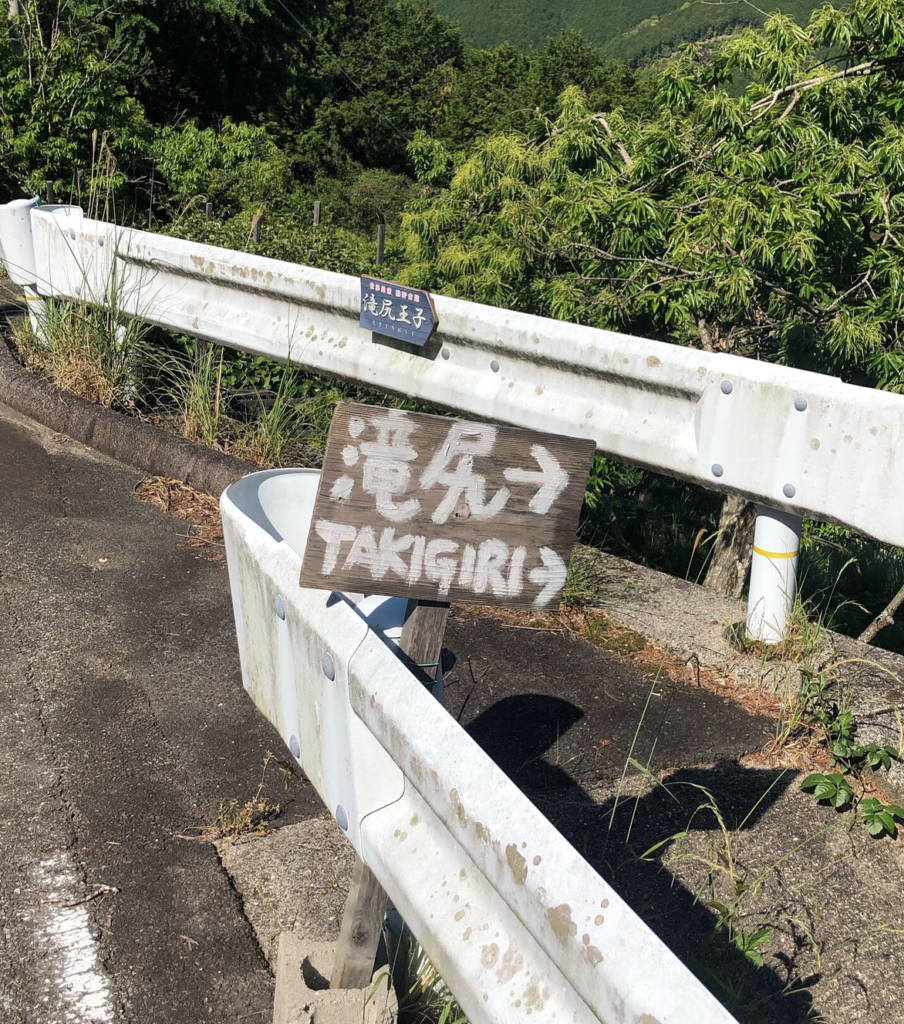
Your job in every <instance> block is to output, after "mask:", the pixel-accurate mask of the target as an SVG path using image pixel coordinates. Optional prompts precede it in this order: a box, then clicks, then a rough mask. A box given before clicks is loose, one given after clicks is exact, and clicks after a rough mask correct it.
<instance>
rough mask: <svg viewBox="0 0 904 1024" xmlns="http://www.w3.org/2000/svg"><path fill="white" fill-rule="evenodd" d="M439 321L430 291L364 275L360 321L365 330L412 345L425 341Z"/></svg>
mask: <svg viewBox="0 0 904 1024" xmlns="http://www.w3.org/2000/svg"><path fill="white" fill-rule="evenodd" d="M438 323H439V320H438V319H437V316H436V309H435V308H434V306H433V299H432V298H431V296H430V293H429V292H425V291H424V290H423V289H422V288H409V287H408V285H405V284H395V283H394V282H392V281H381V280H380V278H378V277H362V278H361V317H360V319H359V321H358V324H359V326H360V327H363V328H364V330H365V331H373V332H374V333H375V334H382V335H384V337H388V338H398V340H399V341H407V342H408V344H409V345H426V344H427V342H428V341H429V340H430V339H431V338H432V337H433V332H434V331H435V330H436V327H437V324H438Z"/></svg>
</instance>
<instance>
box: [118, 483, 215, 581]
mask: <svg viewBox="0 0 904 1024" xmlns="http://www.w3.org/2000/svg"><path fill="white" fill-rule="evenodd" d="M135 498H136V499H137V500H138V501H147V502H149V503H150V504H151V505H156V506H157V508H159V509H161V510H162V511H163V512H166V513H167V514H168V515H169V514H172V515H176V516H179V518H180V519H184V520H185V521H186V522H187V523H188V524H189V528H188V532H187V533H186V534H184V535H183V543H184V544H186V545H187V546H188V547H191V548H198V549H199V553H200V555H201V556H202V557H203V558H207V559H209V560H210V561H212V562H220V561H223V560H224V559H225V557H226V547H225V544H224V542H223V525H222V522H221V520H220V503H219V501H218V500H217V499H216V498H214V497H213V496H212V495H210V494H204V493H203V492H202V491H196V490H195V489H194V488H193V487H189V486H188V484H185V483H183V482H182V481H181V480H168V479H166V478H165V477H162V476H152V477H148V478H147V479H145V480H142V481H141V483H139V484H138V486H137V487H136V488H135Z"/></svg>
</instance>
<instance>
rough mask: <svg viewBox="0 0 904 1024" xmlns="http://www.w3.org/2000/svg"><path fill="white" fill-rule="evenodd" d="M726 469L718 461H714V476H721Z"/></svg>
mask: <svg viewBox="0 0 904 1024" xmlns="http://www.w3.org/2000/svg"><path fill="white" fill-rule="evenodd" d="M724 472H725V470H724V469H723V468H722V467H721V466H720V465H719V463H718V462H714V463H713V476H721V475H722V474H723V473H724Z"/></svg>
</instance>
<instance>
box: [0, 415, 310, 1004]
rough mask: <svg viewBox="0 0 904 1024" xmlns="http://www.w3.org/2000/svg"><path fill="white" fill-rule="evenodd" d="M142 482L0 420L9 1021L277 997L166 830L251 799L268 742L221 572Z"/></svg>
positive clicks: (231, 902) (217, 877)
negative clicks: (150, 498) (244, 672)
mask: <svg viewBox="0 0 904 1024" xmlns="http://www.w3.org/2000/svg"><path fill="white" fill-rule="evenodd" d="M139 479H140V474H137V473H135V472H133V471H132V470H130V469H126V468H124V467H122V466H118V465H116V464H114V463H112V462H110V461H108V460H101V459H100V458H96V457H93V456H92V455H91V454H90V453H88V452H87V450H86V449H84V448H80V447H78V446H75V445H70V444H68V443H66V442H65V441H62V442H59V441H55V440H53V439H52V438H49V437H48V435H46V433H41V434H37V433H34V432H31V431H28V430H23V429H22V428H20V427H17V426H15V425H13V424H12V423H11V422H9V420H7V419H4V418H3V417H2V416H0V623H2V627H0V730H2V732H0V736H2V742H0V917H2V931H0V1020H2V1021H4V1022H17V1024H18V1022H29V1024H31V1022H35V1024H57V1022H59V1024H64V1022H65V1024H73V1022H74V1024H92V1022H94V1024H106V1022H113V1021H115V1022H134V1024H155V1022H160V1024H163V1022H166V1024H180V1022H186V1024H189V1022H192V1024H194V1022H198V1021H207V1020H211V1021H217V1022H228V1021H233V1020H236V1021H237V1020H242V1019H250V1020H261V1021H265V1020H266V1019H267V1013H268V1012H269V1006H270V1003H271V1000H272V988H271V979H270V974H269V969H268V965H267V963H266V961H265V960H264V959H263V957H262V955H261V953H260V950H259V948H258V945H257V943H256V941H255V938H254V935H253V933H252V931H251V928H250V926H249V925H248V922H247V921H246V919H245V917H244V915H243V912H242V905H241V900H240V898H239V896H238V894H236V892H235V891H234V890H233V888H232V887H231V884H230V882H229V879H228V876H227V875H226V873H225V872H224V871H223V869H222V868H221V866H220V863H219V859H218V857H217V853H216V850H215V848H214V847H213V846H212V845H211V844H209V843H205V842H198V841H192V840H191V839H185V838H180V837H181V836H185V835H189V836H190V835H192V834H194V831H195V830H197V829H198V827H199V826H201V825H203V824H205V823H208V822H211V821H212V820H213V819H214V818H215V816H216V813H217V809H218V806H219V802H220V800H222V799H226V800H228V799H231V798H235V799H239V800H241V801H244V800H246V799H248V797H249V796H251V795H252V794H253V792H254V790H255V788H256V786H257V781H258V778H259V775H260V769H261V763H262V761H263V758H264V757H265V755H266V752H267V751H268V750H269V749H271V748H272V749H276V750H278V749H279V746H277V744H278V743H279V740H278V738H277V737H276V735H275V733H273V732H271V730H270V728H269V726H268V725H267V723H266V722H265V721H264V720H263V719H262V718H261V717H260V716H259V715H258V714H257V713H256V712H255V711H254V709H253V708H252V706H251V704H250V702H249V701H248V700H247V698H246V697H245V695H244V692H243V690H242V688H241V681H240V675H239V670H238V661H237V654H236V647H235V635H234V631H233V625H232V612H231V606H230V601H229V594H228V588H227V584H226V573H225V569H224V567H223V565H222V564H214V563H211V562H209V561H205V560H203V559H199V558H198V557H197V552H196V551H194V550H192V549H190V548H187V547H185V546H184V545H182V544H181V543H180V541H179V537H178V534H179V533H180V532H183V531H184V530H185V523H184V522H182V521H181V520H178V519H175V518H171V517H167V516H164V515H162V514H161V513H160V512H159V511H158V510H157V509H156V508H154V507H153V506H150V505H147V504H142V503H139V502H137V501H135V500H134V498H133V497H132V490H133V488H134V486H135V484H136V483H137V482H138V480H139ZM283 799H284V802H286V803H288V804H289V805H290V806H289V813H288V814H287V815H286V819H285V820H286V821H291V820H296V819H297V817H298V816H299V815H306V814H311V813H316V812H317V811H319V809H320V807H319V802H318V801H317V798H316V796H315V795H314V793H313V790H312V789H311V788H310V787H309V786H308V785H307V783H304V782H298V783H292V784H291V787H290V790H289V792H288V793H286V794H284V795H283ZM261 1010H264V1011H265V1012H263V1013H256V1011H261ZM248 1014H255V1016H254V1017H251V1018H248V1017H247V1015H248Z"/></svg>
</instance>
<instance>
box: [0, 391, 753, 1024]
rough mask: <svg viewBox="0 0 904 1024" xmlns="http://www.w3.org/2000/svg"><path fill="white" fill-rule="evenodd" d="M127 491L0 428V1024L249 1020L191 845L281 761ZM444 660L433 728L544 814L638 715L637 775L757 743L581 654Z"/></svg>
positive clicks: (298, 791) (229, 928) (737, 719)
mask: <svg viewBox="0 0 904 1024" xmlns="http://www.w3.org/2000/svg"><path fill="white" fill-rule="evenodd" d="M140 479H141V474H139V473H137V472H135V471H133V470H131V469H128V468H126V467H123V466H121V465H119V464H116V463H113V462H111V461H110V460H107V459H103V458H101V457H99V456H96V455H94V454H93V453H91V452H90V451H89V450H87V449H85V448H82V447H81V446H78V445H75V444H73V443H71V442H68V441H67V440H66V439H63V438H59V437H54V436H52V435H50V434H49V433H48V432H46V431H42V430H35V429H34V428H33V427H26V426H23V425H22V424H21V423H16V422H14V420H13V419H12V418H10V416H9V414H8V413H4V412H3V410H2V408H0V729H2V732H0V736H2V742H0V924H2V929H0V1021H2V1022H3V1024H6V1022H10V1024H23V1022H28V1024H108V1022H113V1024H197V1022H201V1021H215V1022H218V1024H227V1022H232V1021H247V1020H250V1021H267V1020H268V1019H269V1014H270V1012H271V1011H270V1007H271V1003H272V978H271V975H270V971H269V966H268V964H267V962H266V960H265V959H264V958H263V956H262V954H261V951H260V948H259V946H258V944H257V941H256V939H255V936H254V933H253V931H252V929H251V926H250V925H249V923H248V920H247V919H246V917H245V914H244V913H243V907H242V900H241V894H239V893H238V892H236V890H235V889H234V888H233V886H232V883H231V881H230V879H229V876H228V874H227V873H226V871H225V870H224V869H223V868H222V866H221V864H220V861H219V858H218V855H217V852H216V849H215V847H214V846H213V845H211V844H209V843H206V842H199V841H197V840H194V839H192V838H191V837H192V836H194V835H196V834H197V830H198V829H199V827H200V826H203V825H204V824H205V823H209V822H211V821H213V819H214V818H215V816H216V814H217V809H218V807H219V805H220V802H221V801H222V800H230V799H235V800H238V801H240V802H244V801H245V800H247V799H248V798H249V797H250V796H252V795H253V794H254V792H255V790H256V787H257V784H258V779H259V776H260V771H261V764H262V761H263V759H264V757H265V755H266V753H267V751H268V750H274V751H280V749H281V748H280V741H279V740H278V738H277V736H276V735H275V733H274V732H272V730H271V729H270V727H269V726H268V725H267V723H266V722H264V720H263V719H262V718H261V717H260V716H259V715H258V714H257V713H256V712H255V711H254V709H253V707H252V705H251V703H250V701H249V700H248V699H247V698H246V696H245V694H244V692H243V690H242V688H241V681H240V676H239V668H238V656H237V651H236V646H235V636H234V630H233V624H232V610H231V605H230V599H229V591H228V585H227V578H226V571H225V567H224V565H223V564H222V563H215V562H211V561H207V560H205V559H204V558H201V557H199V555H198V552H197V551H196V550H194V549H191V548H189V547H187V546H186V545H185V544H184V543H183V542H182V540H181V539H180V536H181V535H182V534H183V533H184V531H185V529H186V524H185V523H184V521H182V520H180V519H177V518H174V517H169V516H165V515H164V514H162V513H161V512H160V511H159V510H158V509H157V508H155V507H153V506H151V505H148V504H144V503H140V502H138V501H135V500H134V497H133V493H132V492H133V490H134V487H135V485H136V484H137V482H138V481H139V480H140ZM447 643H448V645H449V647H450V648H451V649H452V653H453V656H454V658H455V659H456V666H455V668H454V669H453V670H452V671H451V672H450V673H449V679H448V682H449V688H448V695H449V708H450V711H451V712H452V713H453V714H455V715H456V716H458V717H460V719H461V721H462V723H463V724H464V725H465V726H466V727H468V728H469V729H470V731H471V732H472V734H473V735H474V736H475V738H476V739H477V740H478V741H479V742H481V743H483V744H484V745H485V746H486V748H487V749H488V750H489V751H490V752H491V753H492V754H493V756H494V757H496V758H497V760H498V761H499V762H500V764H502V766H503V767H504V768H505V769H506V770H507V771H508V772H509V773H510V774H511V775H512V777H513V778H514V779H515V781H517V782H518V783H519V784H520V785H522V786H523V787H524V788H525V790H526V791H528V792H532V793H537V794H538V795H539V794H541V793H545V794H546V796H547V799H548V800H549V798H552V799H551V801H550V802H552V803H561V802H562V799H561V798H562V795H564V794H568V795H569V802H570V803H571V804H574V805H577V806H580V807H583V805H584V803H587V802H586V801H584V802H583V803H582V802H581V800H582V797H581V792H582V788H583V787H585V786H588V785H593V784H595V783H596V782H598V781H599V780H601V779H604V778H606V777H613V776H617V773H618V772H619V771H620V769H621V765H622V764H623V763H624V758H625V756H626V753H627V752H628V750H629V748H630V744H631V740H632V737H633V736H634V731H635V728H636V725H637V722H638V721H639V720H640V718H641V717H643V716H644V715H645V714H646V723H645V726H644V728H645V730H647V731H648V732H649V736H647V735H646V733H645V732H642V733H641V736H640V740H639V743H640V746H639V747H637V748H635V753H637V754H638V755H639V756H640V755H642V756H643V757H644V758H646V756H647V752H648V751H649V752H651V753H652V750H653V740H654V739H656V740H657V744H658V745H657V746H656V748H655V749H656V757H655V762H654V767H655V766H658V765H662V766H671V767H678V766H681V765H693V764H699V763H702V762H706V761H709V762H712V761H715V760H718V759H720V758H731V757H737V756H738V755H740V754H742V753H745V752H747V751H748V750H753V749H756V748H757V746H758V745H759V744H761V743H762V739H763V729H764V723H763V721H762V720H757V719H752V718H750V717H749V716H747V715H745V714H744V713H743V712H742V711H741V710H740V709H739V708H737V707H736V706H734V705H731V704H729V703H728V702H727V701H723V700H720V699H718V698H714V697H712V696H711V695H707V694H705V693H703V692H702V691H693V690H692V689H690V688H682V687H675V686H670V685H665V684H662V685H660V686H659V687H658V688H657V692H656V693H655V694H654V696H653V697H652V698H650V697H649V692H650V687H651V685H652V677H650V676H649V675H648V674H645V673H644V672H643V671H641V670H640V669H638V668H636V667H634V666H632V665H629V664H626V663H624V662H623V661H621V660H619V659H618V658H616V657H614V656H612V655H610V654H607V653H605V652H601V651H595V650H594V649H592V648H590V647H589V645H587V644H584V643H577V644H576V643H575V642H574V641H572V640H569V639H567V638H563V637H560V636H556V635H548V634H539V633H532V632H517V631H514V630H506V629H505V628H504V627H503V626H501V625H500V624H498V623H495V622H493V621H490V620H485V619H482V618H481V617H480V615H479V614H474V613H472V612H467V613H457V614H456V615H455V616H454V618H453V620H452V621H451V623H450V626H449V631H448V634H447ZM648 703H652V705H653V706H655V707H653V709H652V710H648V711H647V712H646V713H645V712H644V708H645V707H647V704H648ZM601 741H603V742H601ZM281 756H283V755H281ZM279 799H280V802H281V803H282V804H283V805H284V806H285V807H286V812H285V814H284V815H283V817H282V818H280V823H281V824H289V823H292V822H296V821H298V820H300V819H304V818H308V817H310V816H312V815H314V814H318V813H320V811H321V806H320V803H319V800H318V799H317V797H316V795H315V794H314V792H313V790H312V789H311V787H310V786H309V785H308V784H307V783H306V782H305V781H304V780H303V779H301V778H299V779H292V780H289V782H288V788H287V789H286V790H285V791H284V792H280V793H279ZM587 806H588V807H590V804H589V803H587ZM588 813H589V812H588ZM593 814H595V815H597V816H598V812H597V811H596V810H593ZM554 818H555V816H554ZM186 837H188V838H186ZM575 839H576V840H577V834H576V835H575ZM274 870H276V871H278V870H279V866H278V865H277V866H276V867H275V868H274Z"/></svg>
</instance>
